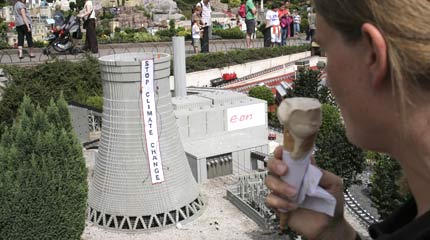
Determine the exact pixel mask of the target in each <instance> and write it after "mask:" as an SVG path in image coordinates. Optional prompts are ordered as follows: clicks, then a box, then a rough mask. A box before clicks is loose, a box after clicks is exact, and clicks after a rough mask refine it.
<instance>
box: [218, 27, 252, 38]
mask: <svg viewBox="0 0 430 240" xmlns="http://www.w3.org/2000/svg"><path fill="white" fill-rule="evenodd" d="M213 34H215V35H218V36H220V37H221V38H223V39H243V38H245V33H244V32H242V31H241V30H240V28H238V27H235V28H229V29H214V30H213Z"/></svg>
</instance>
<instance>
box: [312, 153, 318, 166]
mask: <svg viewBox="0 0 430 240" xmlns="http://www.w3.org/2000/svg"><path fill="white" fill-rule="evenodd" d="M311 164H312V165H314V166H316V165H317V161H316V160H315V157H314V155H311Z"/></svg>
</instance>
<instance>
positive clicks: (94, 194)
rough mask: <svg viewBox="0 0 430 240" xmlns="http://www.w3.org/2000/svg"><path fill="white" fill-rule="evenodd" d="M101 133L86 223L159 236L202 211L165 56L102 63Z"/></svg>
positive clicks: (147, 55)
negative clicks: (153, 231) (157, 231)
mask: <svg viewBox="0 0 430 240" xmlns="http://www.w3.org/2000/svg"><path fill="white" fill-rule="evenodd" d="M99 60H100V68H101V75H102V80H103V92H104V99H103V101H104V102H103V127H102V133H101V140H100V146H99V152H98V155H97V159H96V162H95V167H94V176H93V181H92V184H91V186H90V191H89V197H88V205H89V206H88V211H87V218H88V220H89V221H91V222H93V223H94V224H96V225H98V226H101V227H105V228H108V229H114V230H123V231H133V230H146V229H163V228H165V227H168V226H174V225H175V224H176V223H178V222H182V221H184V222H186V221H191V220H193V219H194V218H196V217H197V216H199V215H200V214H201V212H202V211H203V208H204V207H205V204H204V202H203V201H202V198H201V196H200V195H199V189H198V185H197V184H196V182H195V180H194V177H193V175H192V172H191V169H190V167H189V164H188V161H187V158H186V156H185V152H184V149H183V146H182V143H181V139H180V137H179V134H178V129H177V126H176V120H175V116H174V113H173V108H172V103H171V96H170V86H169V75H170V55H168V54H156V53H154V54H152V53H126V54H118V55H110V56H104V57H101V58H100V59H99Z"/></svg>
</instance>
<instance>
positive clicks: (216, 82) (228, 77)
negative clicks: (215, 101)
mask: <svg viewBox="0 0 430 240" xmlns="http://www.w3.org/2000/svg"><path fill="white" fill-rule="evenodd" d="M236 79H237V74H236V73H235V72H233V73H224V74H223V75H222V77H220V78H215V79H212V80H211V81H210V82H211V87H218V86H220V85H222V84H225V83H228V82H231V81H234V80H236Z"/></svg>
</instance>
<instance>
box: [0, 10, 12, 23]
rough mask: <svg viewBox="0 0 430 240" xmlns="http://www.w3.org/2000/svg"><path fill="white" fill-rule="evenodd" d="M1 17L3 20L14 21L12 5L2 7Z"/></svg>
mask: <svg viewBox="0 0 430 240" xmlns="http://www.w3.org/2000/svg"><path fill="white" fill-rule="evenodd" d="M1 12H2V14H1V17H2V18H4V20H5V22H14V21H15V15H14V13H13V6H5V7H3V8H2V11H1Z"/></svg>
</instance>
